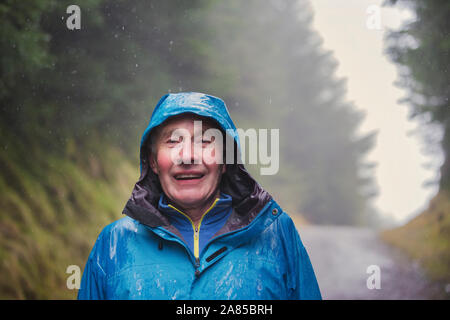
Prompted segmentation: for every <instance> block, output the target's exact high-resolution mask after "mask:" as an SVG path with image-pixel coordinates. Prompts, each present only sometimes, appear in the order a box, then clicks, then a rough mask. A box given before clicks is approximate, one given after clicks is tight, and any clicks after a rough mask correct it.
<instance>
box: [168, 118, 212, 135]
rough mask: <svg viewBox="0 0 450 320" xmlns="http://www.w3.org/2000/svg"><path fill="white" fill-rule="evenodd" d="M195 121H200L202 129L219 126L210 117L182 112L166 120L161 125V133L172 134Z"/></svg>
mask: <svg viewBox="0 0 450 320" xmlns="http://www.w3.org/2000/svg"><path fill="white" fill-rule="evenodd" d="M194 121H200V124H201V126H202V131H205V130H207V129H209V128H219V126H218V125H217V124H216V123H215V121H214V120H212V119H210V118H207V117H201V116H198V115H195V114H182V115H178V116H174V117H171V118H169V119H168V120H166V121H165V122H164V123H163V124H162V125H161V127H160V130H161V134H162V135H166V134H170V133H171V132H173V131H174V130H176V129H179V128H182V127H185V126H193V125H194V124H195V123H194Z"/></svg>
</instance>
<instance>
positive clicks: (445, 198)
mask: <svg viewBox="0 0 450 320" xmlns="http://www.w3.org/2000/svg"><path fill="white" fill-rule="evenodd" d="M381 236H382V238H383V239H384V240H385V241H386V242H387V243H389V244H392V245H394V246H396V247H398V248H400V249H402V250H403V251H405V252H406V253H407V254H408V255H409V256H410V257H411V258H412V259H414V260H416V261H418V262H419V263H420V264H421V265H422V266H423V268H424V269H425V271H426V272H427V274H428V276H429V277H430V279H431V280H433V281H436V282H439V283H442V285H444V286H445V285H446V284H449V283H450V194H449V193H447V192H444V191H441V192H440V193H439V194H437V195H436V196H435V197H434V198H433V199H432V200H431V201H430V205H429V208H428V209H427V210H426V211H424V212H423V213H421V214H420V215H419V216H417V217H416V218H414V219H412V220H411V221H410V222H408V223H407V224H405V225H404V226H402V227H399V228H396V229H391V230H387V231H384V232H383V233H382V234H381Z"/></svg>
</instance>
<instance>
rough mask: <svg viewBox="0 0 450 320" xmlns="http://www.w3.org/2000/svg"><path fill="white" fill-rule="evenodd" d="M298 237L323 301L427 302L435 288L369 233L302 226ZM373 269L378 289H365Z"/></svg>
mask: <svg viewBox="0 0 450 320" xmlns="http://www.w3.org/2000/svg"><path fill="white" fill-rule="evenodd" d="M299 233H300V237H301V239H302V241H303V244H304V245H305V247H306V249H307V251H308V254H309V256H310V259H311V262H312V264H313V267H314V270H315V273H316V276H317V280H318V282H319V286H320V289H321V292H322V296H323V298H324V299H431V298H433V297H435V296H436V294H437V292H438V290H439V288H437V287H436V285H433V284H431V283H429V281H427V279H426V278H425V276H424V274H423V271H422V270H421V269H420V267H419V266H418V265H417V263H413V262H411V261H410V260H408V259H407V258H406V257H405V256H403V255H402V254H401V253H399V252H398V251H397V250H395V249H393V248H391V247H389V246H387V245H386V244H385V243H383V242H382V241H381V240H380V239H379V237H378V235H377V232H376V231H374V230H371V229H366V228H358V227H341V226H302V227H300V228H299ZM371 265H376V266H378V267H379V268H380V269H379V270H380V280H381V281H380V289H372V290H370V289H368V287H367V279H368V278H369V277H370V276H371V275H372V274H373V271H372V272H371V273H370V274H369V273H367V268H368V267H369V266H371Z"/></svg>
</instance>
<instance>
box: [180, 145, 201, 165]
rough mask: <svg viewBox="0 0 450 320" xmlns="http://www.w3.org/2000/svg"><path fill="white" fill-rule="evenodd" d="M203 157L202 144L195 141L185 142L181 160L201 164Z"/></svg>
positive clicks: (181, 151) (183, 162) (185, 162)
mask: <svg viewBox="0 0 450 320" xmlns="http://www.w3.org/2000/svg"><path fill="white" fill-rule="evenodd" d="M201 159H202V148H201V145H199V144H197V143H194V142H193V141H186V142H183V147H182V148H181V150H180V160H181V163H182V164H200V163H201Z"/></svg>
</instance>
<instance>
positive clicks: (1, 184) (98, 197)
mask: <svg viewBox="0 0 450 320" xmlns="http://www.w3.org/2000/svg"><path fill="white" fill-rule="evenodd" d="M25 151H26V150H21V147H20V146H18V147H17V148H15V149H14V150H11V149H7V150H5V149H4V148H3V149H0V208H1V209H0V272H1V274H2V277H1V278H0V299H73V298H75V297H76V290H69V289H68V288H67V286H66V280H67V277H68V276H69V275H68V274H66V268H67V266H69V265H78V266H80V268H81V271H82V270H83V268H84V264H85V262H86V259H87V256H88V254H89V252H90V250H91V248H92V246H93V244H94V241H95V239H96V237H97V236H98V234H99V232H100V231H101V229H102V228H103V227H104V226H105V225H107V224H108V223H110V222H112V221H114V220H116V219H119V218H121V217H122V214H121V212H122V209H123V206H124V205H125V203H126V200H127V199H128V197H129V196H130V192H131V189H132V187H133V185H134V183H135V182H136V180H137V178H138V174H139V167H138V166H137V165H132V164H131V163H130V161H129V160H127V159H128V158H127V157H126V156H125V155H123V154H122V153H121V152H120V151H119V150H118V149H114V148H109V149H107V150H105V149H103V150H101V153H100V152H99V153H89V154H88V156H85V158H84V160H80V161H79V159H81V157H79V159H78V160H74V159H73V158H71V157H56V156H49V155H46V154H43V153H44V151H42V152H41V151H39V150H32V148H31V149H30V150H28V151H29V152H28V153H27V152H25ZM40 152H41V154H40ZM28 156H29V157H28ZM83 161H84V162H83Z"/></svg>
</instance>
